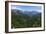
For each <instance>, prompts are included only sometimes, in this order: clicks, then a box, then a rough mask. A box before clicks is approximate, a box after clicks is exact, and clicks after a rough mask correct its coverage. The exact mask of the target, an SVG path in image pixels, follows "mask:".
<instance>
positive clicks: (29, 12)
mask: <svg viewBox="0 0 46 34" xmlns="http://www.w3.org/2000/svg"><path fill="white" fill-rule="evenodd" d="M11 11H12V13H14V14H21V15H22V14H23V15H29V16H30V15H37V14H38V15H39V14H41V13H40V12H37V11H22V10H18V9H12V10H11Z"/></svg>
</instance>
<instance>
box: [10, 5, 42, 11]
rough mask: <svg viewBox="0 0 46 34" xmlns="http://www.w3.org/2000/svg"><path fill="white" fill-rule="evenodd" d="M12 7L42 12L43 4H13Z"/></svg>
mask: <svg viewBox="0 0 46 34" xmlns="http://www.w3.org/2000/svg"><path fill="white" fill-rule="evenodd" d="M11 9H19V10H25V11H38V12H41V10H42V7H41V6H23V5H12V6H11Z"/></svg>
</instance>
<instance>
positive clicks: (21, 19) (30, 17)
mask: <svg viewBox="0 0 46 34" xmlns="http://www.w3.org/2000/svg"><path fill="white" fill-rule="evenodd" d="M11 18H12V28H28V27H41V13H38V12H36V11H32V12H30V11H25V12H24V13H23V12H22V11H21V10H12V12H11Z"/></svg>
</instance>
